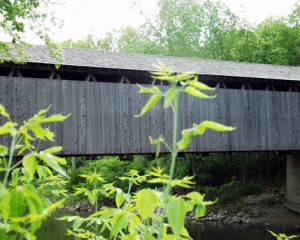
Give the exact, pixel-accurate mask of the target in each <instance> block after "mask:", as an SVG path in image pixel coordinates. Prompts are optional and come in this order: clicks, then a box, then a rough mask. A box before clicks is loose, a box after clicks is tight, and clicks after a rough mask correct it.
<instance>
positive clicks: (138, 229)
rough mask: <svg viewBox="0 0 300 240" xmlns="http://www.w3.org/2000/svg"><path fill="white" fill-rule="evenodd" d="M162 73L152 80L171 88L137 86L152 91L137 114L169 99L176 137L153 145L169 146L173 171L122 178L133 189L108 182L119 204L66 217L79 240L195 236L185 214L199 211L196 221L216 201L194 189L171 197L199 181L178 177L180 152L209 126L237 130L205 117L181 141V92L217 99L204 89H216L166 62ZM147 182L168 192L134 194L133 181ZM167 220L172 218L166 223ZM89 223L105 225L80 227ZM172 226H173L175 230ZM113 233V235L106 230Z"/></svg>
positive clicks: (71, 232)
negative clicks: (175, 189)
mask: <svg viewBox="0 0 300 240" xmlns="http://www.w3.org/2000/svg"><path fill="white" fill-rule="evenodd" d="M161 68H162V72H154V73H153V78H155V79H159V80H163V81H168V82H169V83H170V88H169V89H168V90H167V92H162V91H161V90H160V89H159V87H157V86H153V87H152V88H148V87H144V86H141V85H138V86H139V88H140V93H147V94H152V96H151V97H150V100H149V101H148V102H147V103H146V105H145V106H144V107H143V109H142V111H141V113H140V114H139V115H136V117H140V116H142V115H144V114H146V113H147V112H149V111H150V110H151V109H152V108H153V107H154V106H155V105H156V104H157V103H158V102H159V100H160V99H164V107H165V108H169V107H170V108H171V109H172V112H173V139H172V145H171V146H169V145H168V144H167V142H166V141H165V140H164V138H163V137H162V136H160V137H159V138H158V139H156V140H153V139H152V138H151V137H149V139H150V143H151V144H155V145H157V154H156V156H157V157H158V155H159V151H160V144H161V143H162V144H164V145H165V147H166V148H167V149H169V150H170V152H171V155H172V162H171V167H170V172H169V175H167V174H165V173H164V171H163V170H162V169H161V168H159V167H157V168H153V170H152V171H151V172H149V173H148V174H147V175H145V176H140V175H139V174H138V172H137V171H131V172H130V173H129V174H128V175H127V176H126V177H121V179H122V180H124V181H128V184H129V191H128V192H127V193H124V192H123V191H122V189H119V188H116V187H114V186H113V184H109V185H104V186H103V188H104V190H105V191H106V192H107V193H108V194H109V195H110V194H114V193H116V195H115V202H116V207H114V208H108V207H102V208H101V209H100V211H97V212H95V213H93V214H92V215H90V216H89V217H88V218H86V219H82V218H80V219H79V217H78V216H77V217H76V216H71V217H65V218H63V219H64V220H68V221H73V231H71V230H69V234H72V235H74V236H76V238H77V239H93V240H95V239H103V238H107V237H108V236H109V238H110V239H123V240H136V239H137V240H142V239H147V240H155V239H163V240H168V239H191V237H190V236H189V233H188V231H187V230H186V228H185V227H184V220H185V215H186V212H188V211H195V217H196V219H197V218H199V217H201V216H203V215H204V214H205V211H206V206H208V205H211V204H213V203H214V202H211V201H204V195H202V194H200V193H198V192H190V193H188V194H187V195H185V196H176V195H175V196H172V195H170V190H171V188H172V187H184V188H191V187H192V185H193V184H194V183H193V182H192V179H193V177H184V178H183V179H174V170H175V164H176V157H177V155H178V152H179V151H182V150H184V149H185V148H186V147H188V146H189V144H190V143H191V141H192V139H193V137H195V136H196V135H202V134H204V132H205V130H206V129H212V130H216V131H221V132H223V131H232V130H234V129H235V128H233V127H228V126H224V125H222V124H219V123H215V122H212V121H204V122H202V123H200V124H194V125H193V127H192V128H189V129H184V130H183V131H182V139H181V140H180V141H177V123H178V104H179V95H180V93H183V92H185V93H187V94H190V95H192V96H196V97H200V98H207V99H210V98H214V97H216V96H215V95H214V96H209V95H206V94H204V93H203V92H202V90H214V88H211V87H209V86H207V85H205V84H203V83H200V82H198V80H197V77H196V76H194V75H193V74H189V73H186V74H175V73H173V72H171V70H170V69H169V68H166V67H165V66H164V65H161ZM143 181H147V182H148V183H152V184H156V185H157V184H162V189H163V191H162V192H161V191H158V190H155V189H141V190H140V191H138V192H136V193H135V194H132V193H131V192H130V190H131V187H132V186H133V184H137V185H138V184H140V183H142V182H143ZM165 218H167V220H168V222H167V223H166V222H165ZM84 222H86V223H87V224H88V225H91V224H90V223H91V222H93V223H98V224H100V225H101V229H100V230H98V229H96V228H94V230H97V231H94V232H92V233H91V232H90V231H88V230H84V229H79V227H78V226H82V224H83V223H84ZM169 230H172V232H170V231H169ZM105 231H108V233H105Z"/></svg>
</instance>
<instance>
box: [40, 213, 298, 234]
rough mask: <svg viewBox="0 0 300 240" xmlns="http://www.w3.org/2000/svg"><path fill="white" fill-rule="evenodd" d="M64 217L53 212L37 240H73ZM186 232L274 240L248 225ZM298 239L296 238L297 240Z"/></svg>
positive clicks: (205, 225)
mask: <svg viewBox="0 0 300 240" xmlns="http://www.w3.org/2000/svg"><path fill="white" fill-rule="evenodd" d="M65 215H74V214H73V213H70V212H64V211H55V212H54V213H53V215H52V217H51V218H48V219H47V220H46V221H44V223H43V227H42V228H41V229H40V230H39V231H38V233H37V239H38V240H53V239H54V240H74V237H73V236H66V235H65V233H66V229H67V228H71V227H72V223H69V222H66V221H58V220H56V219H55V218H59V217H62V216H65ZM269 229H270V230H272V231H274V232H276V233H279V232H281V233H286V234H287V235H293V234H300V233H299V231H298V232H295V231H293V230H288V229H274V228H273V227H269ZM188 230H189V232H190V234H191V237H193V239H195V240H229V239H230V240H275V238H274V237H272V236H271V235H270V233H268V231H267V229H266V228H264V227H254V226H249V225H240V224H235V225H226V224H216V223H203V224H190V225H189V226H188ZM297 239H298V238H297Z"/></svg>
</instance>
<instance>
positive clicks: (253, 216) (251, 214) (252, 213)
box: [250, 209, 260, 218]
mask: <svg viewBox="0 0 300 240" xmlns="http://www.w3.org/2000/svg"><path fill="white" fill-rule="evenodd" d="M259 216H260V213H259V211H257V210H256V209H254V210H252V211H251V212H250V217H252V218H258V217H259Z"/></svg>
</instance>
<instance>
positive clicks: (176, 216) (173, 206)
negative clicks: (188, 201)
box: [167, 198, 185, 237]
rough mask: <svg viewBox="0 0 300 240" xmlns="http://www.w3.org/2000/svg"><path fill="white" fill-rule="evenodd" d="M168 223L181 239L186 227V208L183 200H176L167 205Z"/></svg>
mask: <svg viewBox="0 0 300 240" xmlns="http://www.w3.org/2000/svg"><path fill="white" fill-rule="evenodd" d="M167 217H168V222H169V224H170V226H171V228H172V231H173V233H174V234H175V236H176V237H179V235H180V233H181V232H182V229H183V227H184V218H185V208H184V200H183V199H182V198H174V199H173V200H171V201H170V202H168V204H167Z"/></svg>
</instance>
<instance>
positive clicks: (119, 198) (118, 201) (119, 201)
mask: <svg viewBox="0 0 300 240" xmlns="http://www.w3.org/2000/svg"><path fill="white" fill-rule="evenodd" d="M124 200H125V197H124V195H123V193H118V194H117V195H116V204H117V207H118V208H120V207H121V206H122V204H123V202H124Z"/></svg>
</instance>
